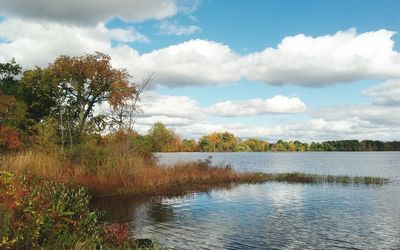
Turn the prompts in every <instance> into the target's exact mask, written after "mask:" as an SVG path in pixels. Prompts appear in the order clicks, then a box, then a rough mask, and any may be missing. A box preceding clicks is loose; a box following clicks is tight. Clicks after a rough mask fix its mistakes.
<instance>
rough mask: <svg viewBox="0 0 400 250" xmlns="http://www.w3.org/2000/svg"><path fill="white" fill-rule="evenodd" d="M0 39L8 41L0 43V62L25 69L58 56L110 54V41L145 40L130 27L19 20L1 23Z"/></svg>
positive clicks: (45, 63)
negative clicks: (13, 64)
mask: <svg viewBox="0 0 400 250" xmlns="http://www.w3.org/2000/svg"><path fill="white" fill-rule="evenodd" d="M0 37H1V38H3V39H4V40H6V41H8V42H6V43H0V61H7V60H9V59H10V58H13V57H15V58H16V61H17V62H18V63H20V64H21V65H23V66H24V67H25V68H30V67H33V66H34V65H39V66H46V65H47V64H48V63H50V62H52V61H53V60H54V59H55V58H56V57H57V56H59V55H61V54H68V55H82V54H83V53H93V52H94V51H102V52H105V53H108V52H112V51H113V49H112V48H111V41H117V42H120V43H125V42H135V41H146V40H147V38H146V37H145V36H143V35H141V34H140V33H138V32H136V31H135V30H134V29H133V28H127V29H107V28H106V27H105V25H104V24H103V23H99V24H98V25H97V26H96V27H93V28H92V27H81V26H74V25H65V24H59V23H54V22H26V21H23V20H21V19H6V20H4V21H2V22H0Z"/></svg>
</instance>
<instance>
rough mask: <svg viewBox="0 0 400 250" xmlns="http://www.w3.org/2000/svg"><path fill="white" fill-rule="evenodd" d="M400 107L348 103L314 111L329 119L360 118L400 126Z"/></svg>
mask: <svg viewBox="0 0 400 250" xmlns="http://www.w3.org/2000/svg"><path fill="white" fill-rule="evenodd" d="M399 113H400V107H380V106H375V105H346V106H335V107H326V108H321V109H319V110H316V111H314V112H313V115H314V117H318V118H323V119H324V120H327V121H337V120H348V119H350V118H351V119H353V120H354V119H358V120H360V121H365V122H367V123H368V124H371V125H374V126H376V125H382V126H400V116H398V115H394V114H399Z"/></svg>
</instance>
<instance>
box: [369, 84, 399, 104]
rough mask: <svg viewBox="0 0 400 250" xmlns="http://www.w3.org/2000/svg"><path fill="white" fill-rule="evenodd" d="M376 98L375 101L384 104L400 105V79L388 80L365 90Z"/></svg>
mask: <svg viewBox="0 0 400 250" xmlns="http://www.w3.org/2000/svg"><path fill="white" fill-rule="evenodd" d="M363 94H364V95H366V96H371V97H373V98H374V100H373V103H374V104H376V105H383V106H400V79H392V80H387V81H385V82H384V83H382V84H379V85H377V86H373V87H370V88H368V89H366V90H364V91H363Z"/></svg>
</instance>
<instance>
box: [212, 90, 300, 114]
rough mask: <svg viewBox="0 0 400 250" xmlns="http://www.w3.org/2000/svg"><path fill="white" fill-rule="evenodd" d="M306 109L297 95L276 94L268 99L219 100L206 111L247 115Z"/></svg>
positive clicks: (298, 111) (292, 112) (293, 112)
mask: <svg viewBox="0 0 400 250" xmlns="http://www.w3.org/2000/svg"><path fill="white" fill-rule="evenodd" d="M306 110H307V108H306V105H305V104H304V103H303V102H302V101H301V100H300V99H299V98H298V97H287V96H281V95H276V96H274V97H272V98H269V99H265V100H263V99H251V100H245V101H226V102H219V103H216V104H214V105H213V106H211V107H210V108H209V109H208V111H209V113H211V114H213V115H218V116H249V115H262V114H284V113H286V114H295V113H302V112H305V111H306Z"/></svg>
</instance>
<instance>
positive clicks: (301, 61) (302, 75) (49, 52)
mask: <svg viewBox="0 0 400 250" xmlns="http://www.w3.org/2000/svg"><path fill="white" fill-rule="evenodd" d="M392 35H393V32H390V31H386V30H380V31H376V32H368V33H363V34H358V35H357V34H356V33H355V32H354V31H345V32H338V33H336V34H335V35H332V36H322V37H317V38H311V37H306V36H304V35H298V36H294V37H287V38H285V39H284V40H283V41H282V42H281V43H280V44H279V46H278V48H277V49H273V48H267V49H265V50H264V51H262V52H258V53H252V54H249V55H247V56H240V55H239V54H237V53H236V52H235V51H233V50H232V49H231V48H230V47H229V46H228V45H224V44H221V43H218V42H214V41H208V40H200V39H196V40H189V41H186V42H183V43H180V44H176V45H171V46H168V47H165V48H160V49H157V50H153V51H151V52H148V53H144V54H140V53H139V52H138V51H137V50H135V49H134V48H132V47H129V46H128V45H127V43H128V42H135V41H141V42H143V41H147V38H146V37H145V36H143V35H142V34H140V33H138V32H137V31H135V30H134V29H133V28H126V29H108V28H107V27H105V25H104V24H103V23H99V24H97V26H95V27H88V26H77V25H70V24H60V23H57V22H51V21H30V22H27V21H26V20H22V19H16V18H6V19H5V20H3V21H1V22H0V38H1V40H3V41H7V42H3V43H0V61H7V60H9V59H11V58H12V57H15V58H16V60H17V62H18V63H20V64H22V66H23V67H24V68H30V67H33V66H34V65H39V66H46V65H47V64H48V63H49V62H52V61H53V60H54V59H55V58H56V57H57V56H59V55H60V54H68V55H82V54H83V53H93V52H94V51H101V52H104V53H106V54H109V55H110V56H111V58H112V59H113V64H114V66H116V67H123V68H127V69H128V71H129V72H130V74H131V75H133V76H134V77H135V80H137V81H140V79H142V78H144V77H145V76H146V75H148V74H149V73H154V75H155V79H154V82H153V84H158V85H164V86H168V87H183V86H205V85H217V84H223V83H231V82H235V81H239V80H240V79H241V78H242V77H247V78H249V79H252V80H261V81H265V82H267V83H271V84H284V83H297V84H302V85H305V86H320V85H324V84H328V83H337V82H339V81H353V80H359V79H367V78H378V77H380V78H392V77H395V76H399V74H400V56H399V53H398V52H396V51H394V50H393V44H394V42H393V40H392V39H391V36H392ZM112 44H113V45H114V46H112Z"/></svg>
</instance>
